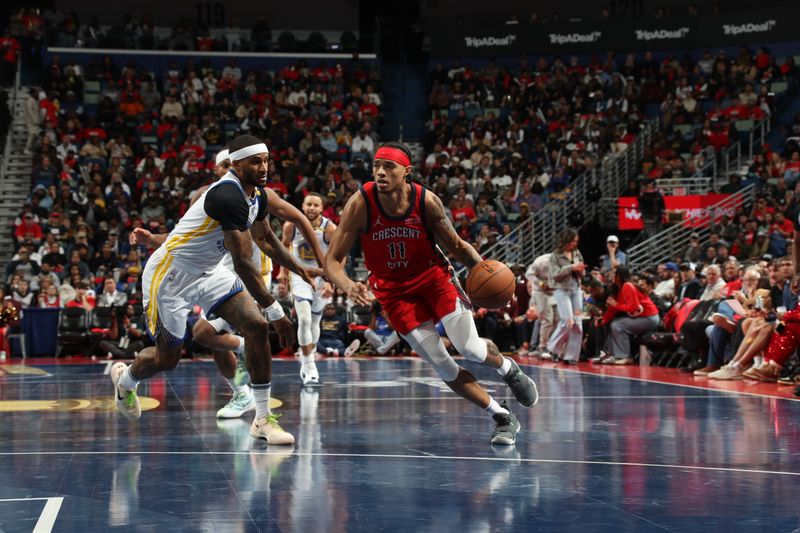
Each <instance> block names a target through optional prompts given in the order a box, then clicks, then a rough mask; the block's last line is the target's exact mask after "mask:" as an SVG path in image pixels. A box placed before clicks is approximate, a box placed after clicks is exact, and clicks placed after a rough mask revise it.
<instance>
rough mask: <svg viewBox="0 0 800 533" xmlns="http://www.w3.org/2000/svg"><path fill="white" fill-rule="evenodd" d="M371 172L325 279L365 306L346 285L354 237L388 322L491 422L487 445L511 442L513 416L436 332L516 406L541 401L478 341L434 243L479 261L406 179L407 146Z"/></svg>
mask: <svg viewBox="0 0 800 533" xmlns="http://www.w3.org/2000/svg"><path fill="white" fill-rule="evenodd" d="M372 173H373V177H374V178H375V181H373V182H369V183H366V184H365V185H364V186H362V187H361V189H360V193H361V194H356V195H353V197H352V198H350V200H349V201H348V202H347V205H346V206H345V208H344V212H343V213H342V219H341V223H340V224H339V227H338V229H337V230H336V232H335V233H334V235H333V237H332V239H331V243H330V247H329V248H328V255H327V256H326V259H325V271H326V274H327V276H328V278H329V279H330V280H331V281H332V282H333V283H335V284H336V285H337V286H338V287H339V288H341V289H342V290H344V291H345V292H346V293H347V295H348V296H349V297H350V298H351V299H352V300H353V301H355V302H356V303H358V304H362V305H365V304H368V303H369V302H368V300H367V287H366V286H365V285H364V284H362V283H358V282H355V281H353V280H352V279H350V278H349V277H348V276H347V274H346V273H345V270H344V266H343V264H344V259H345V257H346V256H347V253H348V252H349V250H350V249H351V248H352V247H353V245H354V244H355V242H356V239H358V238H360V239H361V247H362V249H363V250H364V260H365V262H366V265H367V268H368V269H369V271H370V277H369V281H368V282H369V286H370V288H371V289H372V292H373V294H375V298H377V300H378V301H379V302H380V304H381V306H382V307H383V309H385V310H386V313H387V315H388V317H389V322H390V323H391V324H392V326H393V327H394V328H395V329H396V330H397V332H398V333H399V334H400V335H401V336H402V337H403V338H404V339H405V340H406V341H407V342H408V343H409V344H410V345H411V347H412V348H413V349H414V351H415V352H417V353H418V354H419V355H420V356H421V357H422V358H423V359H425V360H426V361H428V362H429V363H430V364H431V365H432V366H433V367H434V369H436V372H437V373H438V374H439V376H440V377H441V378H442V379H443V380H444V382H445V383H447V385H448V386H449V387H450V388H451V389H452V390H453V391H454V392H456V393H457V394H459V395H460V396H462V397H463V398H465V399H467V400H469V401H470V402H472V403H474V404H475V405H477V406H479V407H481V408H482V409H485V410H486V411H487V412H488V413H489V414H490V415H491V416H492V418H493V419H494V421H495V423H496V425H495V429H494V432H493V433H492V439H491V442H492V444H509V445H510V444H514V442H515V440H516V434H517V432H518V431H519V429H520V424H519V422H518V421H517V418H516V416H514V414H513V413H512V412H511V411H510V410H509V409H508V406H506V404H505V402H503V403H502V404H498V403H497V401H495V400H494V399H493V398H492V397H491V396H490V395H489V394H488V393H487V392H486V390H485V389H484V388H483V387H481V385H480V384H479V383H478V382H477V380H476V379H475V377H474V376H473V375H472V374H470V373H469V372H468V371H467V370H465V369H464V368H462V367H460V366H458V364H457V363H456V362H455V361H454V360H453V358H452V357H450V355H449V354H448V353H447V350H446V349H445V347H444V344H443V343H442V341H441V339H440V337H439V334H438V333H437V332H436V329H435V328H434V323H435V322H437V321H441V323H442V325H443V326H444V328H445V331H446V332H447V337H448V338H449V339H450V340H451V341H452V343H453V346H454V347H455V348H456V350H457V351H458V353H460V354H461V355H463V356H464V357H465V358H467V359H469V360H470V361H475V362H479V363H483V364H486V365H489V366H491V367H493V368H495V369H497V372H498V373H499V374H500V375H501V376H503V380H504V381H505V382H506V384H507V385H508V386H509V387H510V388H511V391H512V393H513V394H514V397H515V398H516V399H517V401H518V402H519V403H521V404H522V405H524V406H526V407H532V406H533V405H535V404H536V402H537V401H538V399H539V395H538V391H537V390H536V384H535V383H534V382H533V380H532V379H531V378H529V377H528V376H526V375H525V374H524V373H523V372H522V370H521V369H520V368H519V366H517V364H516V363H515V362H514V361H513V360H511V359H509V358H507V357H504V356H503V355H502V354H501V353H500V351H499V350H498V349H497V346H496V345H495V344H494V343H493V342H492V341H491V340H488V339H481V338H480V337H478V332H477V330H476V328H475V322H474V321H473V319H472V313H471V312H470V310H469V302H468V299H467V297H466V295H465V294H464V293H463V291H461V287H460V286H459V285H458V281H457V280H456V279H455V276H454V273H453V270H452V268H451V267H450V264H449V263H448V261H447V259H446V257H445V255H444V254H443V253H442V251H441V250H440V249H439V247H438V246H437V245H436V243H439V244H440V245H441V246H442V247H443V248H444V249H445V250H447V251H448V252H450V253H452V254H453V255H454V256H455V257H456V258H458V260H459V261H460V262H462V263H463V264H465V265H466V266H467V267H468V268H472V267H473V266H475V265H476V264H478V263H479V262H480V261H481V256H480V255H479V254H478V252H476V251H475V249H474V248H473V247H472V246H470V245H469V244H468V243H466V242H465V241H463V240H462V239H461V238H459V236H458V234H457V233H456V232H455V229H454V228H453V224H452V223H451V222H450V219H449V218H447V214H446V213H445V210H444V206H443V205H442V202H441V200H439V198H438V197H437V196H436V195H435V194H433V193H432V192H430V191H428V190H427V189H425V188H424V187H422V186H421V185H419V184H417V183H412V182H409V181H408V179H407V178H408V177H409V175H410V174H411V153H410V152H409V150H408V148H407V147H406V146H405V145H403V144H401V143H387V144H384V145H383V146H381V147H380V148H379V149H378V151H377V152H376V153H375V162H374V163H373V168H372Z"/></svg>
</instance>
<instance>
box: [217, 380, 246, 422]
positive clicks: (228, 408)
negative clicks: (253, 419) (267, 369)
mask: <svg viewBox="0 0 800 533" xmlns="http://www.w3.org/2000/svg"><path fill="white" fill-rule="evenodd" d="M255 408H256V399H255V398H254V397H253V391H252V390H250V387H247V390H246V391H245V392H242V393H239V394H234V395H233V398H231V401H229V402H228V403H227V404H226V405H225V407H223V408H222V409H220V410H219V411H217V418H239V417H240V416H242V415H243V414H245V413H246V412H248V411H252V410H253V409H255Z"/></svg>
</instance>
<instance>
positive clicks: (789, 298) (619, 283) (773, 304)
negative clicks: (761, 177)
mask: <svg viewBox="0 0 800 533" xmlns="http://www.w3.org/2000/svg"><path fill="white" fill-rule="evenodd" d="M780 200H781V201H773V196H772V195H771V194H769V191H767V190H765V191H763V194H761V195H759V196H758V197H757V200H756V201H755V203H754V205H752V206H743V207H742V208H741V209H740V210H738V212H737V213H736V214H735V215H734V216H732V217H722V218H721V219H719V220H717V221H716V224H715V225H714V227H713V228H712V229H713V231H712V232H711V233H710V234H709V236H708V238H707V239H706V240H701V239H700V236H699V235H698V234H692V235H691V236H690V239H689V242H688V244H687V246H686V248H685V250H683V251H682V252H681V253H680V254H679V255H678V256H676V257H674V258H672V260H671V261H666V262H664V263H661V264H658V265H657V266H655V265H654V266H653V267H650V268H644V269H642V270H641V271H637V272H631V271H629V269H628V267H627V257H626V255H625V254H624V253H622V252H620V251H619V249H618V246H617V243H618V239H617V238H616V237H615V236H613V235H612V236H610V237H609V239H608V252H609V253H608V254H607V255H606V256H604V259H602V260H601V262H600V264H598V265H596V266H594V267H592V266H589V265H586V264H584V263H583V259H582V258H581V256H580V254H579V253H578V252H577V250H576V251H574V252H573V251H572V250H575V249H574V248H572V249H571V248H570V247H569V245H568V242H572V243H577V242H578V240H577V237H576V238H575V239H574V240H573V241H566V240H564V239H562V240H561V241H560V244H559V246H558V247H557V248H556V250H553V252H552V253H551V254H546V255H544V256H541V257H539V258H537V259H536V260H535V261H534V263H533V264H532V265H531V266H530V268H529V269H528V271H527V272H526V277H527V280H528V290H529V292H530V294H531V299H530V304H529V305H530V308H529V309H528V311H527V315H528V316H531V317H534V318H535V319H536V320H535V322H533V323H531V325H530V326H529V329H528V330H526V332H525V333H527V332H528V331H530V332H531V334H532V335H531V337H530V340H527V339H526V341H525V342H523V343H521V344H519V350H518V353H519V354H521V355H530V356H535V357H542V358H545V359H555V360H561V361H564V362H565V363H571V362H577V361H579V360H581V361H587V360H591V361H592V362H594V363H598V364H616V365H629V364H633V363H634V362H635V361H636V360H640V361H641V362H642V364H648V363H649V362H650V360H652V358H653V357H654V354H653V352H656V356H658V357H659V361H660V362H662V363H665V364H668V363H671V364H674V365H681V366H682V368H683V369H684V370H687V371H690V372H694V375H695V377H696V378H697V379H711V380H730V379H742V378H747V379H752V380H756V381H761V382H778V383H779V384H782V385H795V384H797V383H800V365H798V363H800V361H798V358H797V353H796V352H797V349H798V348H800V341H798V339H800V336H798V332H800V311H798V307H797V304H798V294H799V293H800V284H799V283H798V277H797V276H796V274H795V265H794V261H793V259H792V257H791V256H790V255H788V254H789V253H790V251H791V246H790V244H791V242H792V239H793V236H794V232H795V230H800V229H798V228H800V224H795V223H794V222H792V220H796V217H797V213H798V211H800V210H798V207H799V206H798V201H797V200H796V199H795V198H794V196H793V195H789V201H784V200H785V198H784V197H783V196H781V197H780ZM572 235H573V236H576V235H577V234H576V233H574V232H573V233H572ZM567 255H569V258H568V259H565V257H567ZM611 257H614V258H615V259H614V260H613V261H609V260H607V259H609V258H611ZM564 276H567V277H566V278H565V277H564ZM570 276H572V277H574V278H575V280H576V284H575V287H574V289H573V290H578V289H577V287H578V285H577V281H580V287H581V289H580V290H581V295H582V305H581V306H580V307H576V308H575V309H572V308H571V307H569V308H568V307H565V301H564V299H563V296H564V294H565V291H567V289H568V287H569V286H568V285H566V284H565V280H568V279H570ZM519 294H520V293H519V291H518V292H517V297H518V296H519ZM560 294H561V296H559V295H560ZM560 298H561V299H560ZM516 299H517V298H516V297H515V300H516ZM490 313H494V311H490ZM565 317H566V318H565ZM567 322H572V324H574V325H575V326H570V327H577V328H578V333H576V334H577V335H578V338H579V339H582V343H581V344H580V345H578V344H575V343H574V342H572V343H570V342H569V341H568V340H567V336H564V338H563V339H562V338H560V337H559V331H560V330H563V329H564V328H565V327H566V326H565V324H566V323H567ZM521 338H523V339H524V338H525V337H524V335H523V337H521ZM637 345H638V346H640V347H642V351H641V352H640V351H638V350H636V346H637ZM645 348H646V349H645ZM640 354H643V355H642V356H643V357H645V358H646V359H645V360H642V359H640ZM797 393H800V388H798V391H797Z"/></svg>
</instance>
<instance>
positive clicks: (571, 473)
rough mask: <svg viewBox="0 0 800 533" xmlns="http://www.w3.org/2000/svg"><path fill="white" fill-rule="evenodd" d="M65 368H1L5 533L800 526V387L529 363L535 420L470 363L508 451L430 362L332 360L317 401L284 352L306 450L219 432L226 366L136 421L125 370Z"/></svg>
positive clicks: (286, 380)
mask: <svg viewBox="0 0 800 533" xmlns="http://www.w3.org/2000/svg"><path fill="white" fill-rule="evenodd" d="M17 362H18V361H17ZM65 363H69V361H61V360H59V361H56V360H40V361H37V360H29V361H28V364H27V365H26V366H19V365H14V364H6V365H0V411H2V418H0V420H2V424H1V425H0V443H1V444H2V445H1V446H0V531H2V532H9V533H10V532H30V531H36V532H46V531H80V532H94V531H148V532H149V531H159V532H170V533H175V532H179V531H215V532H225V531H235V532H240V531H248V532H249V531H304V532H312V531H313V532H316V531H422V532H427V531H430V532H440V531H459V532H463V533H467V532H483V531H536V532H545V531H578V532H612V531H613V532H621V531H631V532H651V531H652V532H657V531H687V532H688V531H692V532H695V531H703V532H706V531H725V532H730V531H759V532H762V533H766V532H791V531H797V530H800V529H798V528H800V505H799V504H798V491H799V490H800V402H798V401H796V400H794V399H792V398H791V395H790V394H783V397H780V396H767V395H761V394H762V393H761V392H760V391H761V390H762V389H759V388H749V389H746V388H743V387H746V385H742V384H739V385H736V386H732V388H730V390H723V389H711V388H706V387H705V385H704V384H702V383H700V384H697V383H696V382H689V381H687V382H685V383H678V384H675V383H668V381H670V379H671V377H675V378H676V379H675V380H673V381H677V382H679V381H680V379H689V378H682V377H681V378H678V377H676V376H677V373H676V372H675V371H663V372H665V373H663V375H661V374H659V375H657V373H651V374H648V375H644V374H642V373H641V372H640V369H639V368H638V367H636V368H633V369H628V370H626V371H625V372H627V373H628V374H627V375H618V374H619V372H617V374H615V375H602V374H601V373H599V372H606V371H605V370H597V369H593V368H591V367H590V366H589V365H581V366H580V367H577V368H576V367H569V368H565V367H558V366H556V365H552V364H545V365H537V366H530V365H523V366H524V367H525V368H526V369H527V370H528V371H529V373H530V374H531V375H532V377H534V378H535V379H536V381H537V382H538V384H539V389H540V393H541V399H540V401H539V404H538V405H537V406H536V407H534V408H532V409H530V410H525V409H524V408H522V407H521V406H519V405H516V404H514V403H513V399H511V396H510V394H509V392H508V390H507V389H506V388H505V386H504V385H503V384H502V382H500V380H499V377H498V376H497V374H496V373H495V372H493V371H490V370H485V369H482V368H476V367H475V366H474V365H470V364H469V363H465V365H466V366H468V367H469V368H470V369H472V370H474V371H475V372H476V374H477V375H478V377H479V379H481V381H482V382H483V383H485V384H486V385H487V386H488V388H489V389H490V390H492V391H493V392H494V394H495V396H496V397H497V398H498V399H501V398H506V399H509V402H510V403H511V406H512V408H513V409H514V410H515V412H516V413H517V415H518V416H519V418H520V421H521V423H522V431H521V432H520V434H519V435H518V441H517V445H516V446H515V447H493V446H491V445H489V444H488V442H489V436H490V433H491V430H492V423H491V420H490V418H489V417H488V416H487V415H486V414H485V413H484V412H482V411H481V410H479V409H477V408H475V407H473V406H471V405H469V404H467V403H466V402H465V401H463V400H461V399H459V398H457V397H456V396H455V395H454V394H453V393H452V392H450V391H449V390H448V389H447V388H446V387H445V386H444V385H443V384H442V383H441V382H440V381H439V380H438V379H437V378H436V376H435V374H434V373H433V372H432V371H431V369H430V368H429V367H427V366H426V365H425V364H424V363H422V362H421V361H420V360H416V359H370V360H366V359H348V360H344V359H337V360H326V361H323V362H320V363H319V368H320V373H321V376H322V379H323V380H324V384H323V385H322V386H320V387H316V388H314V389H301V386H300V383H299V378H298V376H297V370H298V364H297V363H296V362H293V361H280V360H278V361H276V362H275V364H274V373H275V377H274V382H273V383H274V384H273V388H272V391H273V395H274V397H275V402H274V403H275V408H274V411H275V412H278V413H281V414H282V415H283V417H282V418H281V423H282V424H283V426H284V427H285V428H286V429H288V430H289V431H291V432H293V433H294V435H295V437H296V439H297V443H296V445H295V446H294V447H289V448H287V447H276V446H268V445H267V444H266V443H265V442H264V441H256V440H253V439H251V438H250V437H249V435H248V428H249V422H250V420H251V416H248V417H246V418H245V419H243V420H232V421H230V420H229V421H218V420H216V418H215V412H216V410H217V409H218V408H219V407H221V406H222V405H223V404H224V403H225V402H226V401H227V399H228V388H227V385H226V384H225V382H224V381H223V379H222V378H221V377H220V376H219V375H218V373H217V371H216V369H215V368H214V366H213V364H212V363H210V362H192V361H183V362H182V363H181V364H180V365H179V366H178V368H177V369H176V370H175V371H173V372H171V373H169V374H166V375H164V376H162V377H160V378H158V379H154V380H151V381H149V382H145V383H143V384H142V386H141V387H140V396H142V397H144V398H143V403H144V408H145V409H146V411H145V412H144V413H143V415H142V418H141V420H140V421H136V422H129V421H127V420H125V419H123V418H121V417H120V416H118V415H117V413H116V412H114V411H113V406H112V398H111V393H112V387H111V384H110V383H111V382H110V379H109V376H108V371H109V369H110V364H106V363H105V362H102V363H99V362H94V363H93V362H91V361H86V362H85V364H83V363H81V362H80V361H72V363H76V364H65ZM643 370H646V369H643ZM611 371H615V369H611V370H609V372H611ZM623 374H624V372H623ZM645 374H647V372H645ZM643 375H644V378H643ZM692 383H694V384H692ZM774 389H775V387H774V385H772V386H770V388H769V389H766V388H764V389H763V390H765V391H766V390H770V391H771V390H774Z"/></svg>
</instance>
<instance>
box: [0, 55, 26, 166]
mask: <svg viewBox="0 0 800 533" xmlns="http://www.w3.org/2000/svg"><path fill="white" fill-rule="evenodd" d="M21 67H22V58H20V59H19V60H18V61H17V72H16V74H15V75H14V87H13V90H12V92H11V101H10V102H9V103H8V104H9V105H10V106H11V109H10V110H9V111H10V112H11V124H9V128H8V134H7V135H6V143H5V146H3V162H2V164H1V165H0V179H2V180H5V178H6V174H7V173H8V161H9V159H11V137H13V136H14V120H15V119H16V115H17V98H18V97H19V92H20V75H21V74H20V73H21V72H22V68H21Z"/></svg>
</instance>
